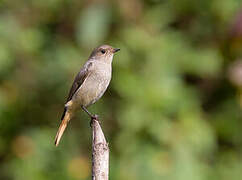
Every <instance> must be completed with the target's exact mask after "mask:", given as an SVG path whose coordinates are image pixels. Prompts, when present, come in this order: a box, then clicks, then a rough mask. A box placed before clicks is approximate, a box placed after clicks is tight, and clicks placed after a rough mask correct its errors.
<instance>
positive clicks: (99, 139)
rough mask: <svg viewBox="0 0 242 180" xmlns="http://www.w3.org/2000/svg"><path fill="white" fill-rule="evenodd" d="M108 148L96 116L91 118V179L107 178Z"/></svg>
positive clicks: (106, 179)
mask: <svg viewBox="0 0 242 180" xmlns="http://www.w3.org/2000/svg"><path fill="white" fill-rule="evenodd" d="M108 171H109V148H108V144H107V142H106V139H105V137H104V134H103V131H102V129H101V126H100V124H99V122H98V119H97V118H93V119H92V180H108Z"/></svg>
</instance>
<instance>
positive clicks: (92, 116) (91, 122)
mask: <svg viewBox="0 0 242 180" xmlns="http://www.w3.org/2000/svg"><path fill="white" fill-rule="evenodd" d="M94 121H97V122H99V123H100V121H99V117H98V115H97V114H94V115H91V121H90V127H92V125H93V123H94Z"/></svg>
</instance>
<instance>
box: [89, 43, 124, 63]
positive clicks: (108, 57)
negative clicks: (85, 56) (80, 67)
mask: <svg viewBox="0 0 242 180" xmlns="http://www.w3.org/2000/svg"><path fill="white" fill-rule="evenodd" d="M119 50H120V49H119V48H113V47H112V46H109V45H101V46H99V47H97V48H95V49H94V50H93V51H92V53H91V55H90V57H89V59H96V60H100V61H104V62H112V59H113V55H114V53H116V52H118V51H119Z"/></svg>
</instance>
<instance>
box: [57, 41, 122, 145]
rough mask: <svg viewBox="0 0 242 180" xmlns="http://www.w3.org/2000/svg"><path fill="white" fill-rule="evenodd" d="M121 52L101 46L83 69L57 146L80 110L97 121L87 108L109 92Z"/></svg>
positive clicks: (75, 81) (62, 124)
mask: <svg viewBox="0 0 242 180" xmlns="http://www.w3.org/2000/svg"><path fill="white" fill-rule="evenodd" d="M119 50H120V49H119V48H113V47H112V46H110V45H101V46H99V47H97V48H95V49H94V50H93V51H92V53H91V55H90V56H89V58H88V60H87V61H86V63H85V64H84V65H83V66H82V67H81V69H80V71H79V73H78V74H77V75H76V77H75V79H74V82H73V84H72V86H71V89H70V91H69V95H68V97H67V100H66V103H65V107H64V112H63V114H62V117H61V124H60V126H59V129H58V131H57V134H56V136H55V146H58V145H59V142H60V139H61V137H62V135H63V133H64V131H65V129H66V127H67V124H68V122H69V121H70V119H71V118H72V117H73V116H74V114H75V113H76V111H77V110H78V109H82V110H84V111H85V112H86V113H87V114H88V115H89V116H90V117H91V119H97V117H98V116H97V115H94V114H91V113H90V112H89V111H88V110H87V107H89V106H90V105H92V104H94V103H95V102H97V101H98V100H99V99H100V98H101V97H102V96H103V94H104V92H105V91H106V90H107V87H108V85H109V83H110V81H111V77H112V61H113V56H114V54H115V53H116V52H118V51H119Z"/></svg>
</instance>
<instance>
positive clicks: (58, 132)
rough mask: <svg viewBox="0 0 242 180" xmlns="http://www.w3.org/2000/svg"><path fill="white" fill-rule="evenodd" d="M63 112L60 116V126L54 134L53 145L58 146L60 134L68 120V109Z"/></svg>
mask: <svg viewBox="0 0 242 180" xmlns="http://www.w3.org/2000/svg"><path fill="white" fill-rule="evenodd" d="M64 113H65V114H64V117H63V118H62V121H61V124H60V127H59V129H58V131H57V134H56V136H55V146H58V144H59V142H60V139H61V136H62V135H63V133H64V131H65V129H66V126H67V124H68V122H69V121H70V113H69V112H68V111H66V112H64Z"/></svg>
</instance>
